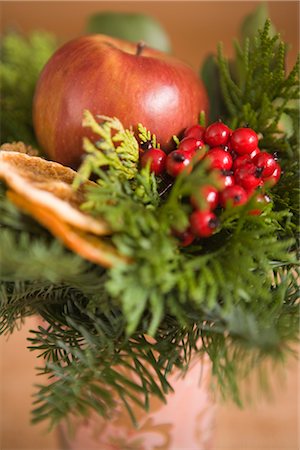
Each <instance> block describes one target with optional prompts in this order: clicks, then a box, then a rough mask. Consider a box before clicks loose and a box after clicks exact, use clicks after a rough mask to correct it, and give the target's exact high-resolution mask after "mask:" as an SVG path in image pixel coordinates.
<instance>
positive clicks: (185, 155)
mask: <svg viewBox="0 0 300 450" xmlns="http://www.w3.org/2000/svg"><path fill="white" fill-rule="evenodd" d="M191 160H192V154H191V153H189V152H182V151H180V150H173V151H172V152H171V153H169V154H168V156H167V162H166V170H167V173H168V174H169V175H171V176H172V177H177V175H179V174H180V173H181V172H182V171H183V170H184V169H187V168H188V166H189V165H190V162H191ZM190 168H192V167H191V166H190Z"/></svg>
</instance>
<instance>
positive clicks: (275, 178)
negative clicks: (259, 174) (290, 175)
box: [264, 162, 281, 187]
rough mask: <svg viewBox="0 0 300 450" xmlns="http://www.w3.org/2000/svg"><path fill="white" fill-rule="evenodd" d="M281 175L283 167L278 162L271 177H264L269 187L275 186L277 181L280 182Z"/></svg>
mask: <svg viewBox="0 0 300 450" xmlns="http://www.w3.org/2000/svg"><path fill="white" fill-rule="evenodd" d="M280 176H281V167H280V165H279V164H278V163H277V162H276V166H275V169H274V172H273V173H272V175H270V176H269V177H266V178H264V183H265V185H266V186H267V187H272V186H275V184H276V183H278V181H279V179H280Z"/></svg>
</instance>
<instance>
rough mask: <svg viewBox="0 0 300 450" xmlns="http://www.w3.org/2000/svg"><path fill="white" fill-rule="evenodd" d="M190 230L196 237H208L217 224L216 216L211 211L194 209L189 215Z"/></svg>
mask: <svg viewBox="0 0 300 450" xmlns="http://www.w3.org/2000/svg"><path fill="white" fill-rule="evenodd" d="M190 224H191V229H192V232H193V233H194V234H195V236H198V237H209V236H211V235H212V234H213V232H214V231H215V229H216V228H217V227H218V225H219V220H218V218H217V216H216V215H215V214H214V213H212V212H211V211H194V212H193V213H192V214H191V217H190Z"/></svg>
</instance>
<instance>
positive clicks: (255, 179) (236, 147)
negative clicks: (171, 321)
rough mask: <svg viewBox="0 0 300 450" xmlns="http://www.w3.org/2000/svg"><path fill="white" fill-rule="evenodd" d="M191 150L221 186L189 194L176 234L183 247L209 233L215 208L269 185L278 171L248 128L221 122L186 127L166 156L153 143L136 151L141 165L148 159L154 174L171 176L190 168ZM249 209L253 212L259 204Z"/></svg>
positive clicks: (242, 199)
mask: <svg viewBox="0 0 300 450" xmlns="http://www.w3.org/2000/svg"><path fill="white" fill-rule="evenodd" d="M201 149H202V150H201ZM204 149H207V150H206V151H204ZM200 150H201V152H200ZM195 155H199V159H203V160H206V161H208V162H209V167H210V169H211V170H217V171H219V173H220V183H221V185H222V187H221V188H220V189H219V190H217V189H216V188H215V187H213V186H208V185H206V186H202V187H201V190H200V192H199V193H198V195H194V196H192V197H191V199H190V202H191V204H192V206H193V208H194V210H193V212H192V214H191V216H190V227H189V229H188V230H186V231H185V232H184V233H181V234H180V235H178V237H179V238H180V239H181V244H182V245H184V246H186V245H189V244H190V243H191V242H192V241H193V239H194V238H195V237H201V238H203V237H209V236H211V235H212V234H213V233H214V231H215V230H216V228H217V227H218V225H219V220H218V217H217V215H216V211H215V210H216V208H219V207H221V208H226V207H228V206H237V205H242V204H244V203H246V202H247V201H248V199H249V197H250V196H251V195H252V194H253V192H254V191H255V190H256V189H258V188H262V187H263V186H264V185H267V186H269V187H270V186H273V185H275V184H276V183H277V182H278V180H279V178H280V175H281V168H280V165H279V164H278V162H277V160H276V158H275V157H274V156H273V155H271V154H270V153H268V152H266V151H261V150H260V149H259V147H258V136H257V134H256V132H255V131H254V130H252V129H251V128H247V127H242V128H237V129H236V130H231V129H230V128H229V127H228V126H227V125H225V124H224V123H222V122H221V121H219V122H215V123H213V124H211V125H209V126H208V127H203V126H201V125H194V126H192V127H189V128H187V129H186V130H185V131H184V136H183V139H182V140H181V141H180V142H179V145H178V148H177V149H176V150H174V151H172V152H171V153H169V154H168V155H167V154H166V153H165V152H164V151H163V150H161V149H159V148H151V147H150V148H148V149H147V150H146V151H145V152H144V153H143V154H142V156H141V165H142V166H143V167H144V166H145V165H146V164H148V163H149V161H150V170H151V171H153V172H154V173H155V174H156V175H160V176H162V175H164V174H167V175H168V176H170V177H172V178H175V177H177V176H178V175H179V174H180V173H181V172H182V171H183V170H186V171H187V172H188V171H189V170H190V171H191V170H192V164H191V161H192V159H193V158H194V157H195ZM199 199H200V201H199ZM268 201H269V198H268V197H267V196H266V195H265V194H263V193H262V194H260V195H258V196H257V202H258V203H262V204H264V203H266V202H268ZM251 213H252V214H259V213H260V208H259V206H258V209H256V210H253V211H251Z"/></svg>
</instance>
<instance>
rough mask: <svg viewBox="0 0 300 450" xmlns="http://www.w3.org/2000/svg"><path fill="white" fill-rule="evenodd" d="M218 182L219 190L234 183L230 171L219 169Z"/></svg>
mask: <svg viewBox="0 0 300 450" xmlns="http://www.w3.org/2000/svg"><path fill="white" fill-rule="evenodd" d="M220 183H221V190H223V189H225V188H226V187H228V186H233V185H234V177H233V175H232V173H231V172H230V171H228V172H227V171H226V170H225V171H221V174H220Z"/></svg>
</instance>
